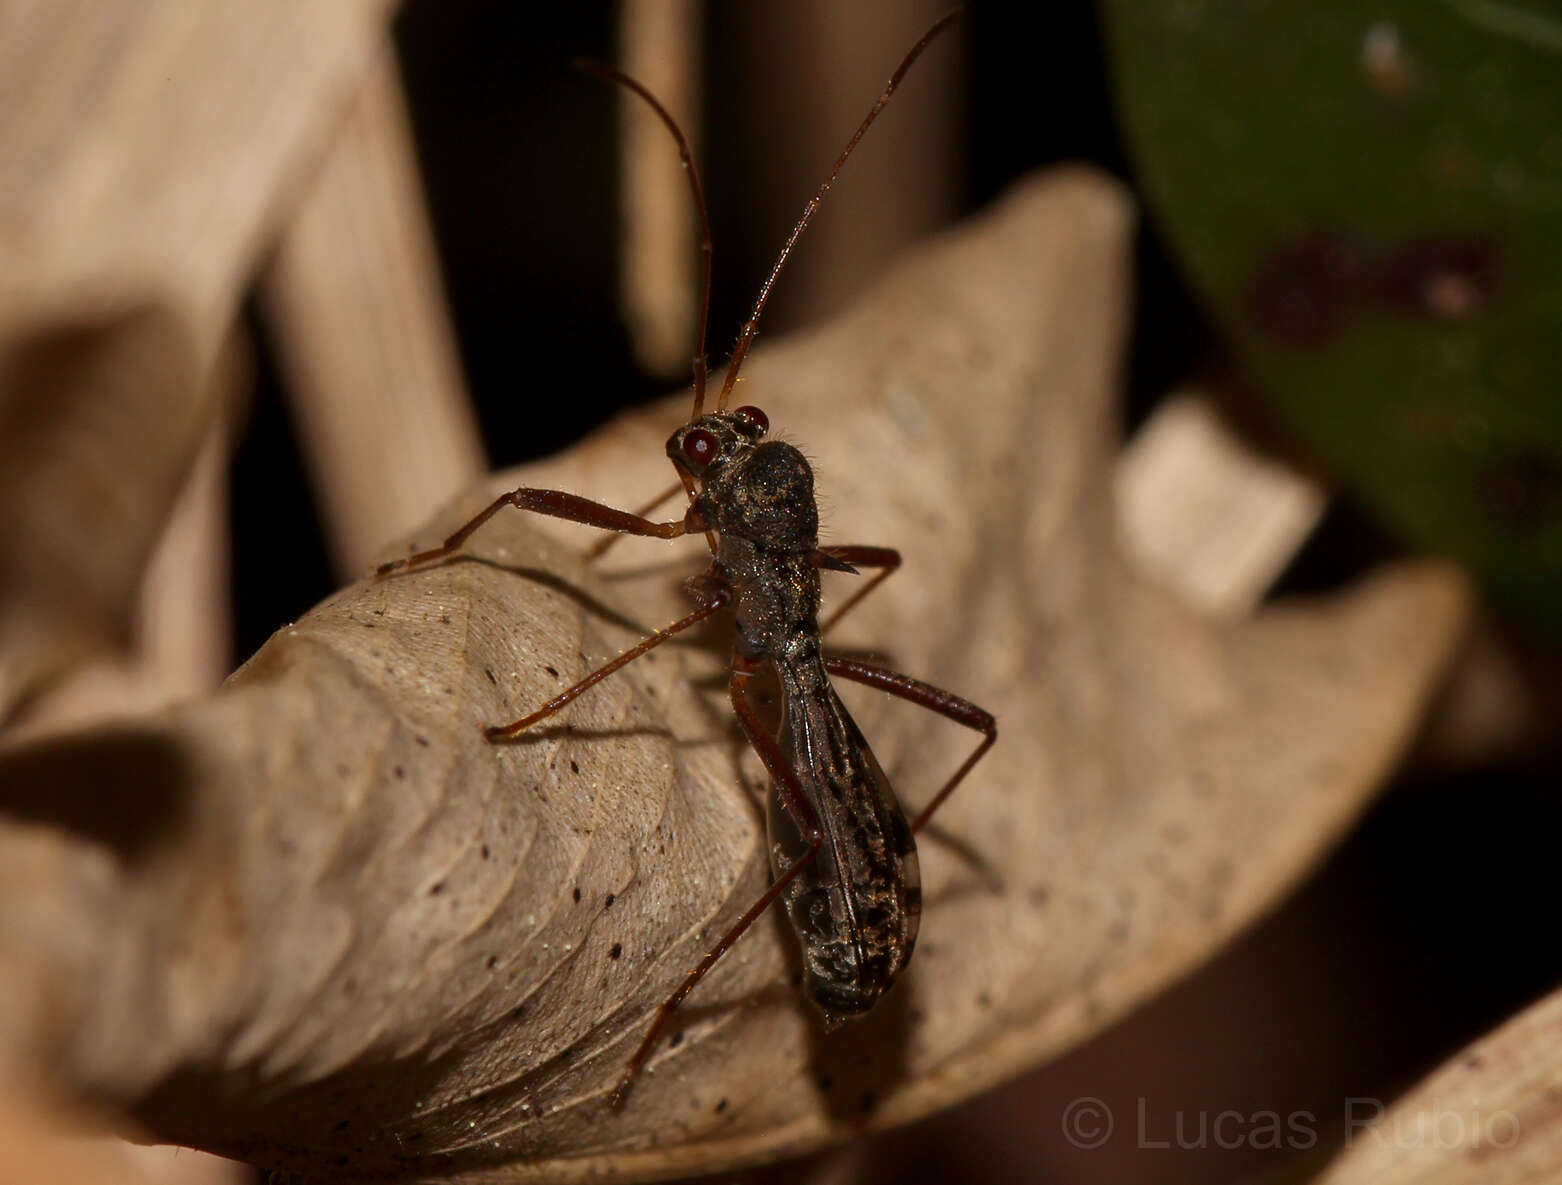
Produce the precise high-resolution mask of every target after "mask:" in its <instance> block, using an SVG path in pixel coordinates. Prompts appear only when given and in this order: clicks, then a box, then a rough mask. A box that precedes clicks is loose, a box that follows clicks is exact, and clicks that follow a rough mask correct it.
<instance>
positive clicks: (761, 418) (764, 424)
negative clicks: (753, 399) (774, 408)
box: [732, 404, 770, 436]
mask: <svg viewBox="0 0 1562 1185" xmlns="http://www.w3.org/2000/svg"><path fill="white" fill-rule="evenodd" d="M732 414H733V415H735V416H737V417H738V419H740V420H747V421H749V423H751V424H753V425H754V427H756V428H758V429H759V434H760V435H761V436H763V435H764V434H765V433H766V432H769V431H770V417H769V416H767V415H766V414H765V413H764V412H762V411H760V410H759V408H757V407H755V406H753V405H752V404H745V405H744V406H742V407H740V408H738V409H737V410H736V411H734V412H733V413H732Z"/></svg>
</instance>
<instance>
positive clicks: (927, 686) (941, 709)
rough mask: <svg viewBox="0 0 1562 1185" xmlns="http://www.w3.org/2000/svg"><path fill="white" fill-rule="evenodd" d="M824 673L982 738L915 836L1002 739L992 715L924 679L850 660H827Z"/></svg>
mask: <svg viewBox="0 0 1562 1185" xmlns="http://www.w3.org/2000/svg"><path fill="white" fill-rule="evenodd" d="M824 669H825V670H826V671H828V672H829V673H830V674H831V675H838V676H840V677H841V678H842V679H850V680H851V681H852V682H854V683H861V684H863V685H865V686H867V687H876V688H878V689H879V690H880V691H887V692H889V693H890V694H891V695H895V696H899V697H900V698H901V699H904V700H910V701H911V702H912V703H914V704H917V705H918V706H920V707H924V708H926V709H927V710H928V711H930V712H937V713H938V714H939V715H940V716H943V717H946V718H947V719H950V720H953V721H954V722H955V723H956V724H963V725H965V726H966V727H967V728H969V729H973V730H974V731H976V732H979V733H981V734H982V741H981V744H979V745H977V746H976V749H975V751H974V752H973V753H972V754H971V755H970V756H969V757H967V758H966V759H965V761H964V762H963V763H962V764H961V766H960V768H959V769H957V770H955V772H954V776H952V777H951V778H950V779H949V780H948V781H947V782H945V783H944V785H943V788H942V789H941V790H939V792H938V793H937V794H935V795H933V797H932V799H931V800H930V801H929V802H928V804H927V805H926V806H925V807H923V808H922V810H921V811H920V812H918V814H917V817H916V818H915V819H913V820H912V821H911V830H912V832H913V834H914V833H916V832H918V831H921V830H922V828H923V826H924V825H925V824H926V823H927V821H928V820H929V819H931V818H932V817H933V812H934V811H936V810H937V809H938V808H939V807H940V806H942V805H943V802H944V799H946V798H948V797H949V795H950V794H951V793H953V792H954V788H955V787H956V786H958V785H959V784H960V783H961V782H962V781H964V780H965V776H966V774H968V773H970V772H971V770H972V768H973V767H974V766H975V765H976V763H977V762H978V761H980V760H981V759H982V755H983V754H984V753H986V752H987V750H988V749H991V748H992V747H993V743H994V742H995V741H997V739H998V722H997V721H996V720H994V719H993V716H992V713H991V712H988V711H986V710H985V709H983V708H979V707H977V706H976V705H975V704H973V703H972V702H971V701H970V700H966V699H961V698H960V697H959V696H958V695H955V694H954V693H953V692H950V691H945V690H944V689H943V688H941V687H934V686H933V685H932V684H931V683H924V682H922V681H921V680H920V679H913V678H912V677H911V676H910V675H902V674H900V673H899V672H897V671H886V670H884V669H883V668H882V667H875V666H869V665H868V664H867V663H865V662H857V661H855V660H853V659H849V658H834V657H828V656H827V657H826V658H825V660H824Z"/></svg>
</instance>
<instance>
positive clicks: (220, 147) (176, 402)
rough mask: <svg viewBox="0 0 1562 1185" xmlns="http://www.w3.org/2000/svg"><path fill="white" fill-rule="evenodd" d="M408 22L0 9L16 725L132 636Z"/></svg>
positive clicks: (283, 5) (331, 13) (0, 505)
mask: <svg viewBox="0 0 1562 1185" xmlns="http://www.w3.org/2000/svg"><path fill="white" fill-rule="evenodd" d="M390 7H391V6H390V4H389V3H388V2H387V0H349V2H344V3H332V4H316V3H310V2H309V0H275V2H270V3H266V4H252V3H247V2H244V0H202V2H201V3H199V4H191V3H189V2H188V0H116V2H115V3H113V4H102V3H96V2H94V0H21V2H18V3H12V4H7V5H4V6H3V7H0V112H4V118H3V119H0V244H3V252H0V254H3V258H4V266H3V267H0V538H3V539H4V540H5V547H4V548H3V549H0V715H3V714H4V713H5V712H6V711H7V710H8V709H9V708H10V707H11V706H13V705H14V704H15V703H16V701H17V700H18V699H19V698H20V697H22V696H23V695H25V694H26V693H28V692H29V691H30V690H31V689H33V688H34V687H35V686H36V684H37V683H38V682H39V681H40V680H42V679H44V678H47V677H48V676H49V675H51V674H54V673H56V672H58V671H59V670H61V669H62V668H63V667H64V666H66V665H68V664H69V663H70V662H72V661H74V660H76V659H77V658H79V657H81V655H82V654H83V653H85V652H86V651H87V650H89V649H90V648H92V647H94V646H99V645H102V644H103V643H105V642H106V641H110V640H115V639H117V638H119V637H120V636H122V634H123V632H124V627H125V623H126V621H127V618H128V614H129V609H130V605H131V602H132V599H133V597H134V594H135V590H136V586H137V582H138V580H139V578H140V575H141V572H142V570H143V568H144V566H145V563H146V560H147V557H148V555H149V554H150V552H151V549H152V546H153V544H154V543H155V541H156V539H157V537H158V534H159V532H160V531H161V529H162V525H163V522H164V520H165V518H166V515H167V513H168V510H169V508H170V507H171V505H172V503H173V500H174V497H175V495H176V493H177V491H178V490H179V488H180V486H181V484H182V482H183V480H184V477H185V475H186V473H187V471H188V469H189V467H190V464H191V463H192V461H193V458H194V456H195V453H196V450H197V448H198V446H199V444H200V441H201V439H202V438H203V436H204V435H205V431H206V428H207V427H208V425H209V424H210V423H211V422H212V420H213V418H214V413H215V411H216V409H215V408H214V407H213V406H212V401H211V400H210V399H207V398H204V397H203V391H204V389H205V378H206V375H207V373H208V371H209V370H210V368H211V366H212V364H213V361H214V359H215V357H216V354H217V350H218V347H219V345H220V343H221V342H222V340H223V339H224V338H225V336H226V335H227V333H228V331H229V327H230V325H231V322H232V319H233V315H234V312H235V310H236V308H237V304H238V300H239V295H240V293H241V292H242V290H243V288H244V286H245V285H246V283H247V279H248V276H249V275H250V273H251V270H252V268H253V266H254V263H255V259H256V257H257V255H258V254H259V253H260V251H261V250H262V249H263V248H264V246H265V244H266V241H267V237H268V232H269V231H270V230H271V229H272V228H273V227H274V224H275V222H276V220H277V219H278V218H279V217H280V216H281V215H282V214H284V213H285V211H286V203H287V200H288V198H289V197H290V196H291V192H290V191H291V190H292V189H293V188H294V187H296V186H297V185H298V184H299V183H300V180H301V175H302V174H304V173H305V172H306V171H307V169H308V167H309V165H310V162H311V161H312V160H313V159H314V157H315V156H316V155H317V154H318V153H319V151H320V150H321V149H322V148H323V147H324V144H325V142H326V140H327V137H328V136H329V134H330V132H331V130H332V128H333V126H334V123H335V121H336V120H337V119H339V118H340V116H341V114H342V112H343V111H344V109H345V104H346V101H347V99H348V98H349V96H350V94H351V91H352V88H353V86H354V84H355V82H356V80H357V79H358V78H359V76H361V74H362V73H363V71H364V70H365V68H366V67H367V65H368V62H369V60H370V58H371V55H372V53H373V51H374V49H375V47H376V44H377V43H378V41H379V40H380V38H381V37H382V36H383V31H382V30H383V20H384V17H385V15H386V13H387V12H388V10H389V9H390ZM279 79H283V80H285V85H278V80H279Z"/></svg>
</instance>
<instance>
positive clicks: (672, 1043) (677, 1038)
mask: <svg viewBox="0 0 1562 1185" xmlns="http://www.w3.org/2000/svg"><path fill="white" fill-rule="evenodd" d="M682 1044H683V1030H682V1029H679V1030H678V1031H677V1032H676V1033H674V1034H673V1035H672V1038H671V1039H670V1040H669V1041H668V1042H667V1045H668V1047H669V1048H670V1049H677V1048H678V1046H680V1045H682Z"/></svg>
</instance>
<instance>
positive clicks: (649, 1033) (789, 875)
mask: <svg viewBox="0 0 1562 1185" xmlns="http://www.w3.org/2000/svg"><path fill="white" fill-rule="evenodd" d="M757 667H758V664H757V663H753V662H749V661H747V660H744V659H741V658H738V657H737V656H736V655H734V656H733V671H732V678H731V680H730V681H729V683H728V692H729V694H730V695H731V698H732V710H733V711H734V712H735V713H737V717H738V723H739V724H740V725H741V726H742V728H743V734H744V735H745V736H746V737H748V742H749V744H751V745H752V746H753V747H754V751H755V752H756V753H758V754H759V759H760V760H761V761H762V762H764V764H765V770H766V772H768V773H769V774H770V776H771V778H772V779H773V780H774V781H775V785H776V792H777V793H778V794H780V795H781V798H782V801H783V802H785V803H786V806H787V809H788V810H789V811H791V812H792V817H793V818H794V819H795V820H796V821H797V826H798V830H799V831H801V832H802V833H803V834H804V835H806V836H807V837H808V850H807V851H805V852H804V853H803V854H802V855H801V856H799V857H798V858H797V859H796V860H794V861H793V862H792V864H791V866H790V867H788V868H787V870H786V871H785V872H783V873H782V874H781V875H780V876H778V877H776V879H775V880H774V881H772V882H771V885H770V887H769V888H768V889H766V890H765V891H764V892H763V893H761V894H760V896H759V899H758V900H757V901H755V902H754V904H753V905H751V906H749V907H748V909H747V910H746V911H745V912H744V914H743V916H742V917H741V918H739V919H738V920H737V924H736V925H734V926H733V927H732V929H730V930H728V931H727V933H726V934H725V935H724V936H723V937H722V939H721V941H720V942H718V943H717V944H716V945H715V946H713V947H711V949H710V950H709V951H708V952H706V954H705V957H704V958H702V959H701V960H700V962H699V965H698V966H696V967H695V968H694V970H693V971H691V972H689V974H688V975H687V976H686V977H685V978H684V981H683V982H682V983H681V984H679V985H678V990H677V991H675V992H673V994H672V995H670V996H668V997H667V999H666V1000H664V1001H663V1002H662V1005H661V1007H659V1008H658V1009H657V1010H656V1016H655V1017H654V1018H653V1019H652V1021H651V1027H650V1028H649V1029H647V1030H646V1034H645V1036H644V1037H642V1038H641V1039H640V1044H639V1045H637V1046H636V1047H635V1052H634V1054H633V1056H631V1057H630V1059H629V1064H628V1065H626V1066H625V1067H624V1073H623V1075H622V1076H621V1077H620V1078H619V1080H618V1085H617V1086H615V1087H614V1088H613V1106H615V1107H617V1106H618V1105H619V1104H621V1103H622V1102H623V1101H624V1096H625V1094H627V1093H628V1091H629V1086H630V1084H631V1083H632V1082H633V1081H634V1078H635V1075H636V1074H638V1073H639V1072H640V1067H641V1066H642V1065H644V1064H645V1059H646V1058H647V1057H649V1056H650V1053H651V1050H652V1049H653V1048H654V1047H655V1045H656V1042H657V1039H658V1038H659V1037H660V1036H661V1035H662V1032H663V1030H664V1029H666V1028H667V1025H668V1022H669V1021H671V1020H672V1017H673V1013H674V1012H676V1011H677V1009H678V1005H679V1004H681V1003H683V1000H684V997H685V996H687V995H688V994H689V993H690V992H691V991H693V990H694V985H695V984H697V983H699V982H700V980H701V979H703V978H705V973H706V972H707V971H709V970H710V969H711V968H712V967H714V966H715V965H716V960H718V959H720V958H721V956H722V955H724V954H726V953H727V950H728V949H729V948H730V947H731V946H732V944H733V943H734V942H736V941H737V940H738V939H739V938H741V937H742V936H743V932H744V931H745V930H747V929H748V928H749V927H750V926H752V925H753V924H754V923H755V922H756V921H757V920H758V919H759V917H760V915H761V914H763V913H764V912H765V910H767V909H769V908H770V906H771V905H772V904H774V902H775V900H776V898H777V897H779V896H781V894H782V893H784V892H785V891H786V887H787V886H788V885H789V884H791V883H792V881H793V880H794V879H795V878H796V877H797V875H798V874H799V873H800V872H802V871H803V869H804V868H806V867H807V866H808V865H809V864H810V863H812V861H813V858H814V857H815V856H816V855H818V854H819V845H820V844H821V843H822V842H823V840H824V833H823V831H822V830H821V828H820V825H819V816H818V814H817V813H816V812H815V811H814V808H813V805H812V804H811V803H810V802H809V801H808V796H807V795H806V794H805V793H804V791H803V787H802V783H801V782H800V781H799V779H798V777H797V773H796V771H795V770H793V769H792V767H791V765H789V764H788V763H787V759H786V754H785V753H783V752H782V750H781V746H780V745H778V744H777V743H776V739H775V738H774V737H773V736H771V735H770V734H769V733H768V732H766V731H765V726H764V725H763V724H762V723H761V722H760V719H759V716H758V715H757V714H756V713H755V712H754V708H753V706H752V705H751V704H750V703H749V702H748V693H747V691H746V690H745V684H746V683H747V682H748V677H749V676H750V675H751V674H752V673H753V672H754V671H755V670H756V669H757Z"/></svg>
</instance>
